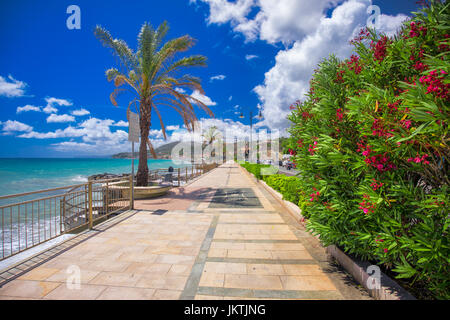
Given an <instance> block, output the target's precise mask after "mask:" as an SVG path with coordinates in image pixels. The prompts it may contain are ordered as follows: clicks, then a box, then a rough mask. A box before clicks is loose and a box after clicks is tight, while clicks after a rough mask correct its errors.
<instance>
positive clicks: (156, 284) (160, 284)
mask: <svg viewBox="0 0 450 320" xmlns="http://www.w3.org/2000/svg"><path fill="white" fill-rule="evenodd" d="M186 281H187V277H183V276H166V277H157V278H156V277H148V276H143V277H141V278H140V279H139V281H138V282H137V283H136V287H138V288H152V289H170V290H183V289H184V286H185V284H186Z"/></svg>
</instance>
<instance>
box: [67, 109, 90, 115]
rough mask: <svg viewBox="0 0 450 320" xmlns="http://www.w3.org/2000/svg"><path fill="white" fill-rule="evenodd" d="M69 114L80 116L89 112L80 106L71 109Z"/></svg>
mask: <svg viewBox="0 0 450 320" xmlns="http://www.w3.org/2000/svg"><path fill="white" fill-rule="evenodd" d="M71 114H72V115H74V116H78V117H81V116H86V115H88V114H90V112H89V111H88V110H86V109H83V108H81V109H78V110H73V111H72V112H71Z"/></svg>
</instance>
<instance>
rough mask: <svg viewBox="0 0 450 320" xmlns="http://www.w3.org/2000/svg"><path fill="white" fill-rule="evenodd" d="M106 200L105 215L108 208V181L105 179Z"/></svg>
mask: <svg viewBox="0 0 450 320" xmlns="http://www.w3.org/2000/svg"><path fill="white" fill-rule="evenodd" d="M105 198H106V200H105V202H106V215H108V210H109V188H108V181H106V196H105Z"/></svg>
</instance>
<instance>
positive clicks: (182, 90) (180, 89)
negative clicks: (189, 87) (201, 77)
mask: <svg viewBox="0 0 450 320" xmlns="http://www.w3.org/2000/svg"><path fill="white" fill-rule="evenodd" d="M175 91H176V92H178V93H186V90H184V89H183V88H175Z"/></svg>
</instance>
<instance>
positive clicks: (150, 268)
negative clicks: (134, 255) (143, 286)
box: [125, 262, 172, 276]
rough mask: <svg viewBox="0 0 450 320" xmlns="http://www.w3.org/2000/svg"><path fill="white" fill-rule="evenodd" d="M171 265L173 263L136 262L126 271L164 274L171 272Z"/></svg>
mask: <svg viewBox="0 0 450 320" xmlns="http://www.w3.org/2000/svg"><path fill="white" fill-rule="evenodd" d="M171 267H172V265H171V264H167V263H152V264H150V263H142V262H134V263H132V264H131V265H130V266H129V267H128V268H127V269H126V270H125V272H127V273H137V274H158V275H160V276H164V275H166V274H167V273H168V272H169V270H170V268H171Z"/></svg>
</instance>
